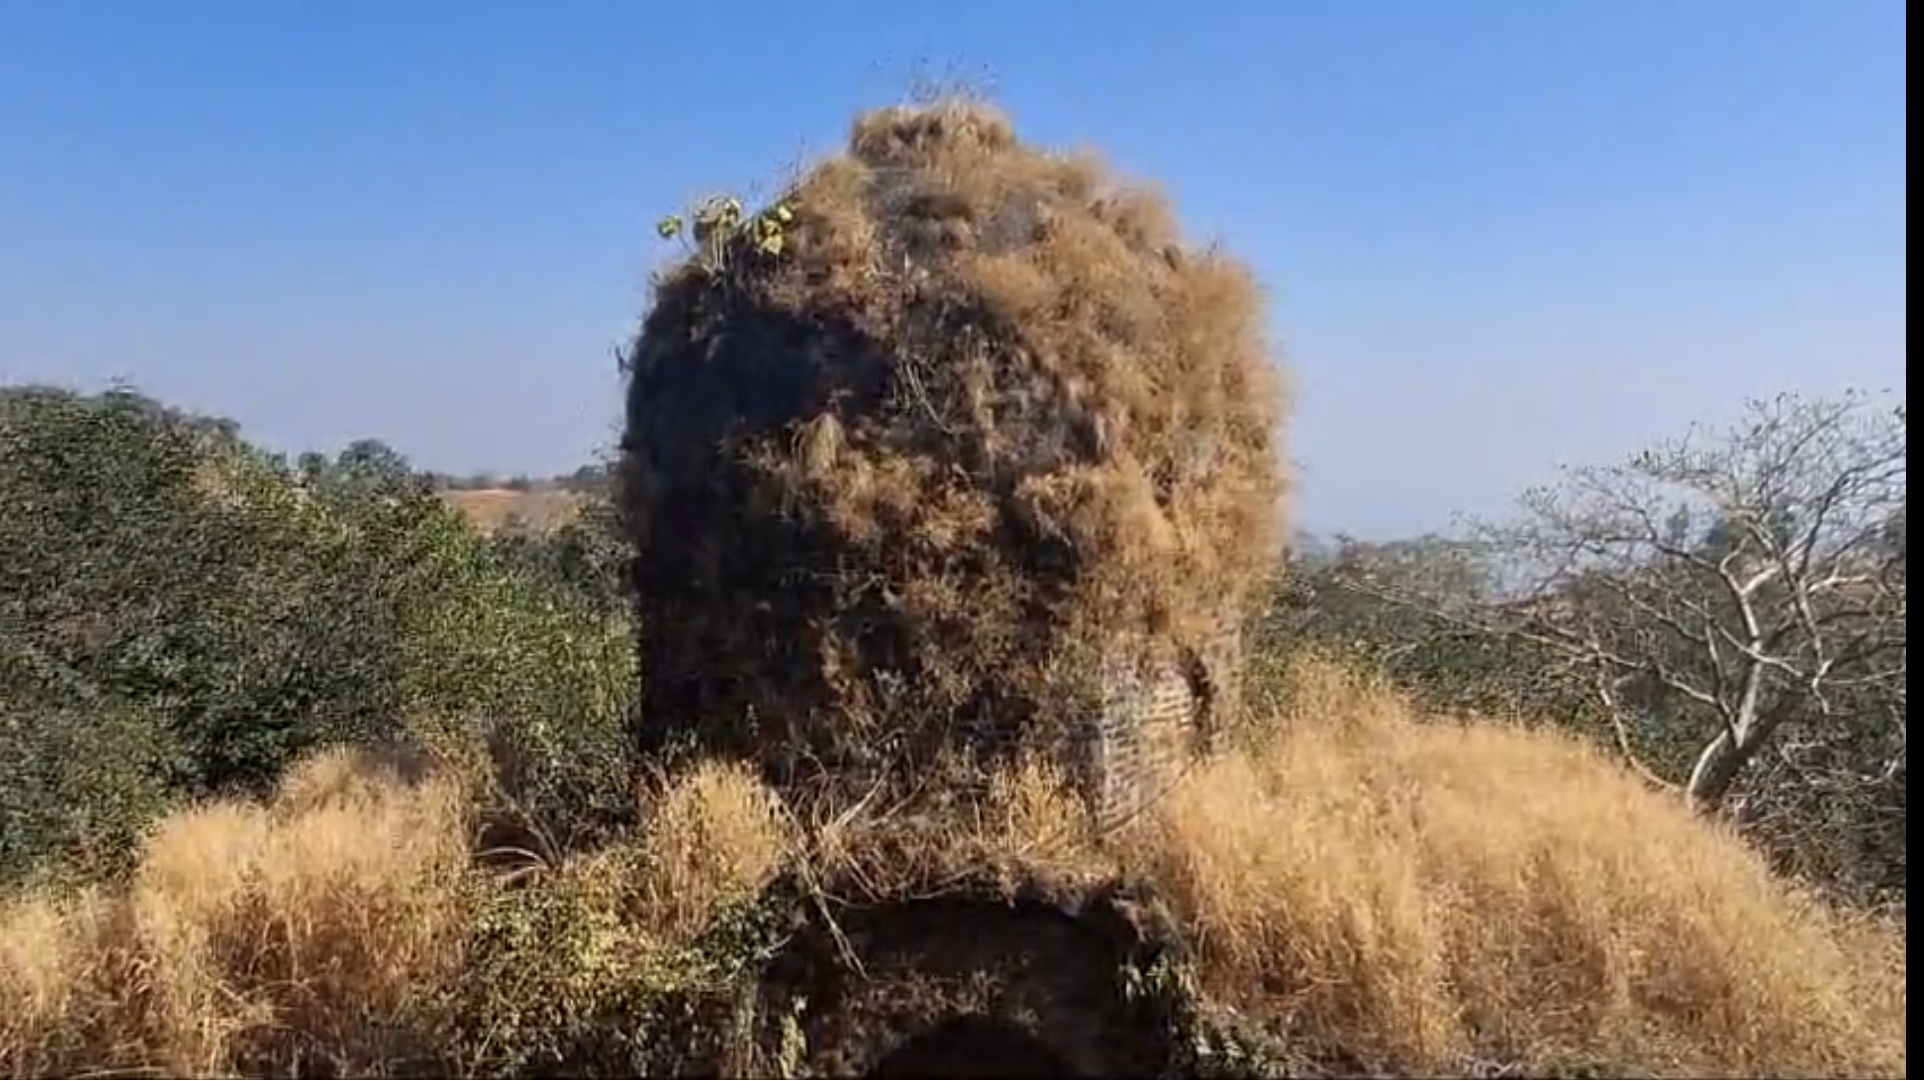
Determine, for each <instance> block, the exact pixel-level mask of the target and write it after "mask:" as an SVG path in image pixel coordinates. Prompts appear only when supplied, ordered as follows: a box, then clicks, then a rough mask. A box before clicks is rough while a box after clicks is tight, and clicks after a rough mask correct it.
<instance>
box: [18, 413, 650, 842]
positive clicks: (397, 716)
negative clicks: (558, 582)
mask: <svg viewBox="0 0 1924 1080" xmlns="http://www.w3.org/2000/svg"><path fill="white" fill-rule="evenodd" d="M0 507H4V508H5V510H6V512H5V513H3V514H0V703H4V710H5V711H4V721H0V723H4V727H0V751H4V752H5V754H6V757H7V758H8V759H9V762H10V763H9V764H8V765H6V766H0V768H4V769H6V770H7V772H6V773H5V774H4V775H0V782H3V783H0V830H4V831H3V832H0V874H12V873H19V872H22V871H24V870H26V869H29V868H31V867H32V866H34V865H37V864H40V863H43V862H45V861H46V860H47V859H49V858H52V857H54V856H56V855H59V854H61V853H66V852H72V851H76V850H79V849H83V848H84V849H90V850H92V849H101V850H104V851H107V852H111V851H112V850H113V849H115V848H123V849H124V848H125V846H126V845H127V843H128V842H129V841H130V839H131V838H132V837H133V836H136V835H137V834H138V830H139V827H140V825H141V824H142V823H143V822H144V821H145V820H147V819H148V818H149V817H150V816H151V815H152V814H153V813H154V812H155V811H156V810H158V809H159V808H161V807H162V806H164V805H166V804H167V803H168V802H170V801H172V800H175V799H178V798H182V797H197V796H208V795H214V794H225V793H234V792H258V791H264V790H266V789H267V788H268V787H269V786H270V785H272V783H273V782H274V781H275V780H276V779H277V778H278V777H279V776H280V774H281V772H282V771H283V770H284V769H285V768H286V766H287V765H288V764H289V763H290V762H292V761H293V760H295V759H296V758H298V757H300V756H301V755H303V754H305V753H308V752H310V751H311V750H313V749H315V748H316V747H318V746H320V745H323V744H328V743H342V742H348V743H364V742H368V741H380V740H389V739H394V738H400V737H405V736H407V735H408V733H409V731H410V730H411V728H412V727H413V726H414V725H416V724H418V723H420V722H423V721H429V720H431V721H434V722H436V723H441V724H447V723H454V724H458V725H475V724H479V725H483V726H484V728H485V731H486V734H487V735H488V737H489V741H490V742H491V744H493V745H494V746H495V747H496V748H497V750H498V756H499V757H500V759H501V761H502V763H503V764H504V766H509V769H508V772H509V775H508V776H507V777H506V779H507V780H508V783H507V784H506V785H505V786H504V788H503V792H504V795H506V796H507V797H509V798H513V799H515V800H516V801H518V802H521V803H525V804H526V805H527V807H528V808H529V809H531V810H534V811H538V812H540V813H543V814H546V815H547V816H548V818H549V820H547V821H546V822H545V827H547V828H550V829H554V830H557V831H562V832H571V831H575V829H576V826H575V825H574V823H573V822H572V821H571V820H564V819H566V818H569V817H570V816H571V808H572V807H575V806H582V807H586V808H588V809H589V810H590V811H591V816H592V815H593V814H598V813H600V812H601V809H602V808H604V807H606V808H612V806H613V805H614V799H615V793H617V792H619V791H620V790H621V788H622V784H621V781H620V775H621V772H622V765H623V763H622V761H621V759H620V755H619V752H618V747H619V745H620V734H619V732H620V730H621V725H622V724H623V722H624V721H625V720H626V718H627V715H628V708H629V705H628V703H629V701H630V700H631V699H632V697H633V687H632V680H633V666H632V663H631V662H630V659H629V654H630V652H631V649H632V647H631V645H630V642H631V641H632V632H631V631H630V630H629V629H628V627H627V625H626V621H625V619H623V618H622V617H621V616H620V614H619V613H618V611H616V612H611V611H610V609H609V608H608V607H607V606H605V605H600V604H597V603H595V602H593V601H592V599H590V598H589V597H587V596H586V595H584V594H570V593H568V592H567V591H565V590H561V589H557V588H555V587H554V586H553V584H552V581H551V580H550V579H548V578H545V577H544V576H542V575H541V574H539V573H537V572H535V571H534V570H533V569H531V568H529V567H528V566H525V565H522V564H521V563H519V562H517V561H515V560H512V559H509V558H507V557H505V556H504V555H503V554H502V553H501V552H499V551H496V550H493V549H492V548H491V547H490V546H489V544H488V542H487V541H486V540H485V539H484V538H483V537H481V536H479V535H477V534H476V533H475V532H474V531H473V530H472V529H470V528H469V527H468V526H467V525H466V524H465V523H463V522H462V520H461V519H460V518H459V517H458V516H457V515H456V514H455V513H454V512H453V511H451V510H450V509H448V508H447V507H445V506H443V505H442V504H441V503H440V502H439V501H438V500H437V499H436V498H434V496H433V493H432V492H431V491H430V490H429V489H428V487H427V485H426V484H425V483H423V482H422V481H421V480H420V479H419V478H418V477H416V476H414V475H413V474H412V473H411V472H410V471H409V469H408V467H407V463H406V462H405V460H404V459H402V458H401V457H400V456H399V455H398V454H395V453H394V452H393V451H391V450H389V449H387V448H386V447H383V446H381V445H380V444H378V443H372V442H362V443H356V444H354V445H352V446H350V447H349V448H348V449H347V450H346V451H345V452H343V453H342V454H340V455H339V456H338V457H337V458H335V459H334V460H333V461H328V460H327V459H325V458H322V457H321V456H319V455H304V456H303V458H302V459H301V460H300V461H299V462H298V463H297V464H294V465H290V464H289V463H287V462H285V461H283V460H281V459H279V458H277V457H274V456H271V455H269V454H266V453H264V452H262V451H261V450H259V449H257V448H254V447H252V446H249V445H248V444H247V443H245V442H244V441H242V439H241V438H240V436H239V434H238V431H237V429H236V428H235V426H234V425H232V424H231V423H227V422H223V421H218V420H208V419H205V418H199V417H193V416H188V415H186V414H183V413H180V412H177V411H174V410H170V409H167V408H165V407H163V406H161V405H159V404H158V403H156V402H154V401H152V400H150V399H148V398H145V397H143V396H141V395H139V394H137V393H134V392H132V391H128V390H121V389H116V390H114V391H111V392H109V393H106V394H102V395H98V396H82V395H78V394H74V393H70V392H66V391H60V390H49V389H39V388H16V389H11V390H6V391H0Z"/></svg>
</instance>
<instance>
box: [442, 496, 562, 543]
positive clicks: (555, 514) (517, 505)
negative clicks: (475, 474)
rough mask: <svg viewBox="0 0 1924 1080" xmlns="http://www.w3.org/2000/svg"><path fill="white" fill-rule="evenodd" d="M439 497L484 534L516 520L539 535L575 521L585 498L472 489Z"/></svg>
mask: <svg viewBox="0 0 1924 1080" xmlns="http://www.w3.org/2000/svg"><path fill="white" fill-rule="evenodd" d="M440 495H441V498H442V500H443V501H445V502H446V503H447V504H448V505H449V506H452V507H454V508H455V509H456V510H459V511H460V512H461V513H462V514H463V515H465V516H466V517H467V519H468V520H469V521H471V522H473V523H474V525H475V527H476V528H479V529H480V530H482V531H483V532H495V531H497V530H499V529H501V528H502V527H503V526H505V525H507V524H508V523H509V522H510V521H513V520H515V519H517V518H518V519H520V520H522V521H524V522H526V523H527V524H528V525H530V526H531V527H533V528H535V529H537V530H540V531H544V532H545V531H547V530H550V529H556V528H559V527H561V526H562V525H565V524H567V523H568V522H569V521H570V520H572V519H573V518H574V516H575V514H576V513H578V512H579V511H580V509H581V504H582V501H583V500H584V498H585V496H583V495H580V494H578V493H576V492H572V491H563V490H559V489H555V488H547V489H542V488H536V489H532V490H528V491H515V490H513V489H511V488H473V489H465V490H443V491H442V492H441V493H440Z"/></svg>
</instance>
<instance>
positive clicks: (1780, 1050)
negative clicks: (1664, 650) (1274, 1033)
mask: <svg viewBox="0 0 1924 1080" xmlns="http://www.w3.org/2000/svg"><path fill="white" fill-rule="evenodd" d="M1289 678H1290V680H1291V683H1292V685H1291V687H1290V688H1289V692H1288V693H1286V694H1284V695H1282V697H1281V699H1282V700H1285V701H1287V702H1288V703H1289V705H1288V708H1287V712H1286V714H1285V715H1282V716H1278V717H1275V718H1274V724H1273V727H1272V728H1271V729H1270V730H1269V732H1268V733H1267V736H1266V737H1265V738H1262V739H1258V740H1255V741H1253V742H1252V744H1251V745H1250V746H1249V747H1248V748H1246V749H1245V750H1242V751H1239V752H1237V753H1233V754H1229V755H1225V756H1222V757H1219V758H1218V759H1216V760H1214V761H1212V762H1211V763H1210V764H1208V765H1207V766H1206V767H1205V768H1204V769H1203V770H1202V771H1201V773H1200V775H1198V776H1196V777H1194V778H1193V779H1192V781H1191V782H1189V783H1187V784H1186V785H1184V786H1183V787H1182V788H1181V789H1180V790H1179V791H1178V792H1177V793H1176V794H1174V795H1173V796H1172V797H1171V798H1170V799H1169V801H1168V802H1167V803H1166V805H1165V806H1164V807H1163V808H1162V811H1161V813H1160V814H1159V815H1158V819H1157V820H1156V821H1155V822H1154V823H1153V825H1151V826H1149V827H1148V829H1147V833H1148V839H1149V842H1148V843H1147V845H1146V848H1145V850H1146V851H1147V852H1148V854H1147V855H1146V858H1147V859H1148V860H1149V862H1150V864H1151V866H1152V868H1153V873H1154V875H1155V876H1156V878H1157V879H1158V880H1159V881H1160V882H1161V883H1162V884H1163V885H1164V887H1165V888H1166V889H1167V891H1168V892H1169V894H1170V895H1171V897H1172V899H1173V901H1174V902H1175V903H1176V905H1177V907H1178V908H1179V909H1180V912H1181V915H1182V917H1183V919H1184V920H1185V921H1186V923H1187V924H1188V926H1189V927H1190V930H1191V932H1192V933H1193V934H1194V935H1195V940H1196V943H1197V946H1198V949H1199V956H1200V968H1199V970H1200V972H1201V973H1202V974H1203V976H1204V978H1205V981H1206V983H1207V985H1208V988H1209V990H1210V991H1211V992H1212V993H1213V994H1215V995H1219V996H1221V997H1223V998H1226V999H1228V1000H1231V1001H1235V1002H1238V1003H1240V1004H1242V1005H1244V1006H1246V1007H1248V1008H1250V1009H1253V1010H1255V1011H1257V1012H1259V1013H1261V1014H1263V1015H1268V1016H1271V1017H1273V1018H1275V1021H1276V1022H1277V1024H1278V1025H1279V1027H1280V1029H1281V1030H1283V1031H1284V1032H1286V1033H1287V1036H1288V1039H1289V1040H1290V1042H1291V1043H1292V1044H1293V1045H1294V1046H1296V1047H1297V1048H1298V1049H1300V1050H1302V1051H1303V1052H1305V1053H1308V1054H1310V1055H1311V1056H1314V1057H1316V1058H1318V1059H1321V1060H1325V1061H1333V1062H1338V1063H1343V1064H1345V1065H1347V1066H1348V1067H1351V1068H1366V1069H1383V1070H1389V1071H1391V1072H1400V1073H1405V1074H1414V1073H1420V1074H1434V1072H1435V1071H1451V1072H1459V1073H1460V1072H1462V1071H1464V1070H1471V1071H1474V1070H1475V1069H1477V1068H1479V1067H1480V1066H1481V1065H1494V1064H1497V1063H1501V1064H1503V1065H1504V1066H1506V1067H1510V1068H1516V1069H1521V1070H1523V1071H1526V1072H1534V1073H1539V1074H1568V1072H1569V1070H1572V1069H1604V1070H1614V1069H1627V1070H1631V1071H1633V1072H1637V1073H1639V1074H1651V1075H1658V1074H1661V1075H1673V1076H1685V1075H1692V1076H1696V1075H1734V1076H1761V1075H1811V1076H1815V1075H1871V1074H1876V1075H1889V1076H1900V1075H1903V1073H1904V1069H1905V1045H1906V1043H1905V1034H1904V1023H1903V1019H1902V1017H1903V1005H1904V994H1903V989H1902V985H1903V966H1902V961H1901V959H1895V958H1894V955H1895V954H1893V953H1892V952H1891V951H1890V942H1891V938H1890V937H1889V936H1888V935H1887V934H1883V933H1879V932H1876V931H1874V930H1870V929H1866V928H1864V927H1860V926H1853V925H1851V923H1850V921H1849V920H1847V919H1844V918H1842V917H1840V916H1838V915H1835V914H1833V913H1832V912H1831V911H1830V910H1829V909H1827V908H1826V907H1824V906H1823V905H1822V904H1820V903H1819V902H1817V901H1816V900H1815V899H1813V898H1811V897H1807V896H1804V895H1801V894H1800V893H1798V892H1797V891H1795V890H1793V889H1791V888H1789V887H1787V886H1786V885H1784V884H1783V883H1781V882H1780V881H1778V880H1776V879H1774V878H1773V877H1772V876H1771V874H1770V872H1769V869H1768V867H1767V866H1766V864H1765V862H1764V861H1763V860H1762V858H1761V857H1760V856H1759V855H1758V854H1757V853H1755V852H1754V851H1753V850H1751V849H1750V848H1749V847H1747V846H1746V845H1745V844H1744V843H1742V842H1741V841H1740V840H1739V839H1738V838H1737V837H1736V836H1734V835H1733V834H1731V833H1730V832H1727V831H1726V830H1724V829H1722V828H1720V827H1718V826H1717V825H1714V824H1712V823H1709V822H1707V821H1705V820H1704V819H1702V818H1701V817H1699V816H1698V815H1695V814H1693V813H1692V812H1691V811H1690V810H1689V809H1688V808H1687V807H1685V806H1683V805H1681V804H1680V803H1679V802H1678V801H1677V800H1675V799H1674V798H1673V797H1671V796H1670V795H1667V794H1664V793H1660V792H1657V791H1654V790H1651V789H1649V788H1647V787H1646V786H1644V785H1643V784H1642V783H1641V782H1640V781H1639V780H1638V779H1637V778H1635V777H1634V776H1633V775H1631V774H1630V773H1629V772H1628V771H1626V770H1624V769H1622V768H1620V767H1619V766H1618V765H1616V764H1615V763H1612V762H1610V761H1607V760H1606V759H1604V758H1603V757H1602V756H1601V755H1600V754H1599V753H1597V752H1595V751H1594V750H1592V749H1590V748H1588V747H1586V746H1584V745H1583V744H1580V743H1578V742H1577V741H1575V740H1574V739H1571V738H1569V737H1567V736H1561V735H1557V734H1554V733H1550V732H1543V731H1529V730H1524V729H1521V728H1517V727H1509V726H1500V725H1495V724H1486V723H1478V724H1467V723H1438V722H1425V721H1423V720H1422V719H1421V718H1419V717H1418V716H1416V715H1415V714H1414V713H1413V712H1412V710H1411V708H1410V707H1409V705H1408V704H1407V703H1406V701H1405V700H1404V699H1402V698H1400V697H1398V696H1396V695H1394V694H1392V693H1390V692H1388V691H1386V690H1384V689H1382V688H1380V687H1378V686H1374V685H1369V684H1366V683H1363V682H1361V681H1359V680H1357V679H1355V678H1353V677H1352V676H1350V675H1348V674H1347V673H1345V672H1343V671H1341V670H1339V669H1334V668H1330V667H1326V666H1320V665H1317V664H1314V663H1299V664H1296V665H1293V670H1292V672H1291V674H1290V676H1289ZM1897 951H1898V952H1900V953H1901V946H1899V947H1898V950H1897Z"/></svg>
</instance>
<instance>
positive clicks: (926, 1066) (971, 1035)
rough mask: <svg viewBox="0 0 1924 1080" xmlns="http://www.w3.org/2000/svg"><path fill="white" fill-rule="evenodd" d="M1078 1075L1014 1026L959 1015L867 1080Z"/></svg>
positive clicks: (905, 1047)
mask: <svg viewBox="0 0 1924 1080" xmlns="http://www.w3.org/2000/svg"><path fill="white" fill-rule="evenodd" d="M1078 1075H1079V1074H1078V1073H1077V1072H1076V1071H1075V1070H1074V1069H1072V1068H1070V1066H1069V1063H1068V1062H1067V1061H1064V1060H1063V1059H1062V1056H1061V1055H1060V1054H1058V1053H1056V1052H1055V1050H1053V1049H1051V1048H1050V1046H1049V1045H1048V1044H1047V1043H1045V1042H1043V1041H1042V1040H1041V1039H1038V1038H1036V1037H1035V1036H1034V1035H1031V1034H1029V1033H1028V1032H1026V1031H1023V1030H1022V1029H1021V1028H1019V1027H1017V1026H1015V1025H1014V1024H1010V1023H1006V1022H1004V1021H1000V1020H994V1019H990V1018H989V1017H985V1016H955V1017H950V1018H949V1019H947V1020H944V1021H941V1022H940V1023H938V1024H936V1025H935V1026H934V1027H932V1028H930V1029H929V1030H927V1031H924V1032H922V1033H920V1034H918V1035H913V1036H910V1038H909V1039H908V1040H907V1041H906V1042H904V1043H902V1044H901V1045H900V1046H897V1047H896V1048H895V1049H893V1050H891V1051H889V1052H888V1054H887V1055H886V1056H884V1057H883V1058H882V1060H881V1061H879V1062H877V1063H876V1064H875V1066H874V1067H873V1068H871V1069H870V1070H869V1072H868V1077H869V1080H1018V1078H1020V1080H1047V1078H1057V1077H1064V1078H1068V1077H1076V1076H1078Z"/></svg>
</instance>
